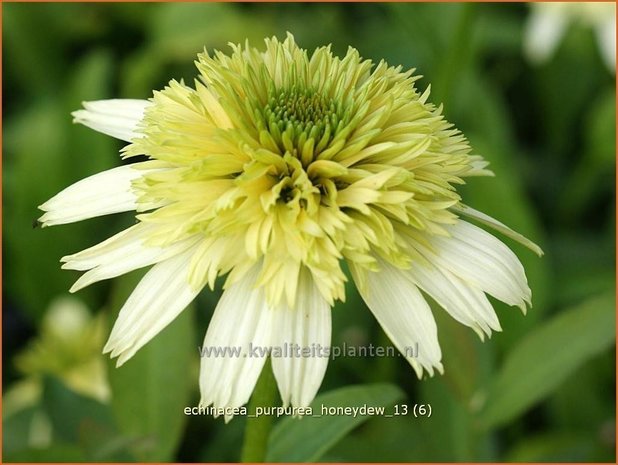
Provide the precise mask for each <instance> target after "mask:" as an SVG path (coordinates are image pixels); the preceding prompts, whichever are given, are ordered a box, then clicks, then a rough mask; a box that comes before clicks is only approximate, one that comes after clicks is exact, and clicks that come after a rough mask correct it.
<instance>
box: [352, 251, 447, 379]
mask: <svg viewBox="0 0 618 465" xmlns="http://www.w3.org/2000/svg"><path fill="white" fill-rule="evenodd" d="M379 264H380V271H378V272H369V273H368V275H367V281H366V283H365V286H364V288H362V289H361V288H360V286H357V287H359V289H360V290H361V295H362V297H363V300H364V301H365V303H366V304H367V306H368V307H369V309H370V310H371V312H372V313H373V314H374V316H375V317H376V319H377V320H378V322H379V323H380V325H381V326H382V329H384V332H385V333H386V335H387V336H388V337H389V338H390V340H391V341H393V344H394V345H395V347H397V349H399V351H400V352H401V354H402V355H403V356H404V357H405V358H406V360H408V362H409V363H410V365H412V368H414V370H415V371H416V374H417V375H418V377H419V378H420V377H422V375H423V369H425V370H427V371H428V372H429V374H430V375H431V376H433V369H434V368H436V369H437V370H438V371H439V372H440V373H442V371H443V368H442V363H441V362H440V361H441V359H442V352H441V350H440V344H439V343H438V330H437V328H436V322H435V320H434V318H433V315H432V313H431V309H430V308H429V305H428V304H427V302H426V301H425V298H424V297H423V295H422V294H421V293H420V291H419V290H418V288H417V287H416V285H415V284H414V283H413V282H412V280H411V279H410V277H409V276H408V275H407V273H406V271H404V270H400V269H398V268H395V267H394V266H392V265H390V264H388V263H386V262H384V261H382V260H380V261H379ZM416 348H418V353H416Z"/></svg>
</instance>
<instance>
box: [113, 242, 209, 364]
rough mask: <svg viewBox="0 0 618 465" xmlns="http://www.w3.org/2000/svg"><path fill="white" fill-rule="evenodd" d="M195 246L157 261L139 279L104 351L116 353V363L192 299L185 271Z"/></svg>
mask: <svg viewBox="0 0 618 465" xmlns="http://www.w3.org/2000/svg"><path fill="white" fill-rule="evenodd" d="M194 253H195V246H194V247H191V248H190V249H188V250H185V251H184V252H183V253H181V254H178V255H176V256H175V257H172V258H169V259H167V260H165V261H163V262H160V263H157V264H156V265H155V266H153V267H152V268H151V269H150V271H148V273H146V275H145V276H144V277H143V278H142V280H141V281H140V282H139V284H138V285H137V287H136V288H135V290H134V291H133V292H132V293H131V295H130V296H129V298H128V299H127V301H126V303H125V304H124V306H123V307H122V309H121V310H120V313H119V314H118V318H117V319H116V323H115V324H114V327H113V328H112V332H111V334H110V336H109V340H108V341H107V344H106V345H105V347H104V349H103V351H104V353H107V352H111V356H112V357H116V356H118V357H119V358H118V366H120V365H122V364H123V363H125V362H126V361H127V360H129V359H130V358H131V357H132V356H133V355H134V354H135V353H136V352H137V351H138V350H139V349H140V348H141V347H142V346H144V344H146V343H147V342H148V341H150V340H151V339H152V338H153V337H154V336H156V335H157V334H158V333H159V332H160V331H161V330H162V329H163V328H165V327H166V326H167V325H168V324H169V323H171V322H172V321H173V320H174V319H175V318H176V317H177V316H178V315H179V314H180V312H181V311H182V310H184V309H185V307H186V306H187V305H189V304H190V303H191V301H192V300H193V299H194V298H195V296H196V295H197V294H198V293H199V291H200V290H199V289H193V288H191V286H190V285H189V279H188V270H189V263H190V262H191V257H192V255H193V254H194Z"/></svg>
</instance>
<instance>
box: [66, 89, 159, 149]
mask: <svg viewBox="0 0 618 465" xmlns="http://www.w3.org/2000/svg"><path fill="white" fill-rule="evenodd" d="M82 105H83V106H84V109H83V110H77V111H74V112H73V113H72V115H73V118H74V120H73V122H75V123H80V124H83V125H84V126H88V127H89V128H91V129H94V130H95V131H98V132H102V133H103V134H107V135H108V136H112V137H115V138H117V139H120V140H124V141H126V142H131V140H132V139H134V138H136V137H139V136H140V134H139V133H138V132H136V129H137V125H138V123H139V122H140V121H141V120H142V118H143V117H144V110H146V108H147V107H148V106H149V105H150V102H149V101H148V100H134V99H112V100H95V101H92V102H83V103H82Z"/></svg>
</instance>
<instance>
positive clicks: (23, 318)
mask: <svg viewBox="0 0 618 465" xmlns="http://www.w3.org/2000/svg"><path fill="white" fill-rule="evenodd" d="M2 20H3V24H2V26H3V27H2V34H3V36H2V38H3V53H2V59H3V63H2V66H3V68H2V69H3V81H2V86H3V93H2V95H3V107H2V111H3V147H2V148H3V155H4V156H3V242H2V251H3V257H4V259H3V295H2V301H3V312H2V313H3V326H2V328H3V339H2V344H3V345H2V348H3V364H2V375H3V376H2V389H3V403H2V406H3V412H2V414H3V436H4V441H3V460H4V461H99V462H100V461H158V462H165V461H188V462H208V461H237V460H238V459H239V448H240V444H241V441H242V434H243V428H244V422H245V419H244V418H235V419H234V420H233V421H232V422H231V423H229V424H228V425H225V424H224V422H223V421H222V419H218V420H214V419H213V418H211V417H207V416H187V415H185V414H184V413H183V409H184V407H185V406H193V405H197V402H198V400H199V396H198V367H199V357H198V350H197V348H198V345H199V344H200V343H201V340H202V338H203V335H204V333H205V331H206V327H207V325H208V321H209V319H210V316H211V314H212V310H213V308H214V304H215V303H216V301H217V300H218V297H219V294H217V293H211V292H208V291H204V292H203V293H202V294H201V295H200V296H199V298H198V299H197V300H196V302H195V303H194V304H193V305H192V307H191V308H190V309H189V310H188V311H186V312H184V313H183V315H182V316H181V317H180V318H179V319H178V320H177V321H175V322H174V323H173V324H172V325H171V326H169V327H168V328H167V329H166V330H165V331H164V332H163V333H161V334H160V335H159V336H158V337H157V338H155V339H154V340H153V341H152V342H151V343H149V344H148V345H147V346H146V347H145V348H144V349H142V351H141V352H140V353H139V354H138V355H137V356H136V357H135V358H134V359H133V360H132V361H130V362H129V363H127V364H126V365H125V366H124V367H122V368H121V369H115V368H114V367H113V365H112V364H111V363H110V362H109V361H108V360H107V359H106V358H105V357H103V356H102V355H101V347H102V345H103V343H104V341H105V339H106V337H107V335H108V334H109V329H110V325H111V323H112V322H113V319H114V317H115V314H116V313H117V312H118V310H119V308H120V306H121V304H122V302H123V301H124V299H125V298H126V297H127V296H128V294H129V293H130V290H131V289H132V288H133V286H134V285H135V283H136V282H137V280H138V279H139V277H140V273H139V272H136V273H133V274H131V275H129V276H127V277H123V278H120V279H115V280H112V281H106V282H103V283H98V284H96V285H93V286H91V287H89V288H87V289H85V290H83V291H80V292H79V293H77V294H76V295H70V294H68V289H69V287H70V286H71V284H72V282H73V281H74V280H75V279H76V278H77V272H73V271H63V270H60V264H59V259H60V257H62V256H64V255H67V254H70V253H73V252H76V251H79V250H81V249H83V248H85V247H88V246H91V245H93V244H95V243H97V242H99V241H101V240H103V239H105V238H107V237H108V236H110V235H112V234H114V233H115V232H117V231H120V230H121V229H123V228H124V227H126V226H127V225H129V224H130V223H131V218H130V215H128V214H127V215H124V214H122V215H114V216H111V217H104V218H99V219H93V220H89V221H86V222H82V223H79V224H74V225H65V226H58V227H53V228H46V229H44V230H42V229H41V228H38V227H34V225H35V222H34V220H35V219H36V218H37V217H38V216H39V215H40V212H39V211H38V210H37V206H38V205H40V204H41V203H43V202H44V201H45V200H47V199H48V198H50V197H51V196H52V195H54V194H55V193H57V192H59V191H60V190H61V189H63V188H64V187H66V186H68V185H69V184H71V183H73V182H75V181H77V180H79V179H81V178H83V177H85V176H88V175H90V174H94V173H96V172H98V171H100V170H103V169H108V168H112V167H114V166H117V165H118V164H119V163H120V161H119V158H118V150H119V149H120V148H121V147H122V143H121V142H119V141H116V140H114V139H112V138H110V137H107V136H104V135H102V134H98V133H95V132H94V131H91V130H89V129H87V128H85V127H81V126H76V125H73V124H71V117H70V112H71V111H73V110H75V109H77V108H79V106H80V102H81V101H83V100H96V99H106V98H140V99H143V98H148V97H150V96H151V95H152V90H153V89H159V88H161V87H163V86H164V85H165V84H166V83H167V82H168V81H169V80H170V79H172V78H175V79H181V78H184V79H185V81H186V82H187V83H192V82H193V79H194V77H195V75H196V71H195V69H194V65H193V60H194V59H195V57H196V54H197V53H198V52H200V51H202V50H203V48H204V47H206V48H207V49H208V50H209V51H212V50H213V49H219V50H223V51H226V52H227V51H228V50H229V49H228V47H227V43H228V42H230V41H231V42H244V40H245V39H249V41H250V42H251V43H252V44H253V45H254V46H257V47H262V44H263V42H262V40H263V39H264V37H266V36H270V35H277V37H279V38H281V39H282V38H284V36H285V32H286V31H290V32H292V33H293V34H294V35H295V37H296V40H297V42H298V43H299V44H300V45H301V46H302V47H304V48H307V49H309V50H312V49H314V48H315V47H317V46H320V45H324V44H328V43H332V44H333V50H334V51H335V52H336V53H337V54H344V53H345V51H346V49H347V47H348V46H350V45H351V46H353V47H355V48H357V49H358V50H359V51H360V53H361V55H362V56H364V57H365V58H370V59H372V60H374V61H379V60H380V59H385V60H386V61H388V63H389V64H391V65H403V67H404V68H411V67H413V68H416V69H417V71H416V72H417V73H419V74H421V75H423V76H424V77H423V79H422V80H420V81H419V83H418V85H419V87H420V88H421V89H424V88H425V87H426V86H428V85H429V84H430V83H431V86H432V87H431V88H432V96H431V97H430V100H432V101H433V102H435V103H444V113H445V115H446V117H447V119H449V120H450V121H451V122H453V123H454V124H455V125H456V126H457V127H458V128H459V129H461V130H462V131H463V132H464V133H465V134H466V136H467V137H468V138H469V140H470V142H471V144H472V146H473V148H474V150H475V152H476V153H479V154H482V155H483V156H484V157H485V158H486V159H487V160H488V161H490V163H491V166H490V168H492V169H493V171H494V172H495V174H496V177H495V178H486V179H473V180H472V181H471V182H470V184H469V185H467V186H464V188H463V189H462V193H463V197H464V201H465V202H466V203H467V204H469V205H471V206H473V207H474V208H476V209H478V210H482V211H484V212H486V213H488V214H490V215H492V216H494V217H495V218H497V219H499V220H500V221H502V222H504V223H506V224H508V225H509V226H511V227H513V228H514V229H516V230H517V231H519V232H522V233H523V234H525V235H526V236H527V237H529V238H531V239H532V240H534V241H536V242H537V243H539V244H540V245H541V247H542V248H543V249H544V251H545V256H544V257H543V258H541V259H539V258H538V257H536V256H535V255H534V254H532V253H531V252H529V251H528V250H526V249H524V248H523V247H521V246H519V245H518V244H515V243H513V242H512V241H509V240H508V239H504V240H505V242H507V244H508V245H509V246H511V247H512V248H513V250H514V251H515V252H516V253H517V255H518V256H519V257H520V259H521V260H522V262H523V263H524V266H525V268H526V271H527V275H528V278H529V283H530V287H531V288H532V292H533V308H532V309H531V310H530V311H529V312H528V315H527V316H523V315H522V314H521V313H520V312H519V311H518V310H516V309H514V308H509V307H507V306H505V305H502V304H500V303H498V302H496V301H494V304H495V308H496V310H497V312H498V315H499V318H500V320H501V323H502V327H503V332H502V333H496V334H494V335H493V337H492V338H491V340H489V341H486V342H484V343H482V342H480V341H479V340H478V338H477V336H476V335H475V334H474V333H473V332H472V331H471V330H469V329H468V328H466V327H463V326H461V325H459V324H457V323H455V322H454V321H453V320H451V319H450V318H449V317H448V316H445V313H444V312H443V311H442V310H440V309H435V312H434V313H435V315H436V319H437V320H438V328H439V339H440V342H441V345H442V349H443V363H444V367H445V374H444V376H439V375H438V376H436V377H434V378H432V379H426V380H422V381H419V380H418V379H417V378H416V376H415V374H414V373H413V371H412V370H411V368H410V367H409V366H408V365H407V364H406V363H405V362H404V361H403V360H402V359H401V358H397V357H394V358H339V359H337V360H334V361H331V362H330V363H329V367H328V371H327V373H326V377H325V380H324V383H323V385H322V387H321V389H320V394H321V396H322V397H321V398H319V399H317V402H318V404H319V403H324V404H329V403H330V404H332V405H340V404H341V403H342V402H347V403H349V404H350V405H359V404H362V402H366V401H367V399H370V400H371V402H373V403H375V404H376V405H378V404H380V405H385V406H387V407H388V408H390V409H391V411H392V409H393V408H394V407H393V406H394V405H401V404H406V405H409V406H410V409H412V406H414V405H415V404H429V405H430V406H431V408H432V415H431V417H430V418H426V417H424V418H415V417H414V416H413V415H407V416H398V417H394V418H384V417H377V418H369V419H367V418H363V419H351V418H337V419H328V418H327V419H322V420H320V421H322V422H321V423H320V421H316V420H315V419H311V418H309V419H303V420H302V421H298V420H292V419H285V420H278V421H277V423H276V424H275V429H274V430H273V434H272V436H271V438H270V439H271V441H270V446H269V451H268V459H269V460H271V461H294V460H298V461H315V460H321V461H363V462H371V461H398V462H405V461H411V462H413V461H533V462H535V461H578V462H586V461H608V462H609V461H611V462H613V461H615V412H616V409H615V391H616V384H615V171H616V166H615V164H616V150H615V140H616V139H615V137H616V134H615V127H616V113H615V109H616V94H615V44H614V45H613V48H612V44H613V43H614V42H613V41H614V40H615V39H614V35H615V25H614V26H613V32H612V24H614V21H615V7H614V6H613V4H593V5H589V6H585V5H576V4H575V5H570V6H568V7H564V6H560V5H559V6H558V7H547V6H545V5H541V4H534V5H529V4H512V3H510V4H485V3H483V4H423V3H416V4H401V3H392V4H233V3H225V4H217V3H212V4H201V3H186V4H183V3H174V4H165V3H156V4H146V3H145V4H131V3H113V4H96V3H88V4H78V3H76V4H35V3H31V4H16V3H9V4H6V3H5V4H4V5H2ZM612 34H613V35H612ZM333 319H334V321H333V344H342V343H343V342H346V343H347V344H349V345H365V344H369V343H373V344H374V345H384V346H386V345H390V342H389V341H388V338H387V337H386V336H385V335H384V334H383V333H382V331H381V329H380V328H379V327H378V325H377V323H376V322H375V320H374V319H373V318H372V317H371V314H370V313H369V312H368V311H367V310H366V308H365V307H364V305H363V304H362V302H361V300H360V298H359V297H358V294H357V293H356V291H355V290H354V289H353V288H351V287H350V288H349V289H348V300H347V303H346V304H338V305H337V306H336V307H335V308H334V309H333ZM352 385H355V386H354V387H350V386H352ZM363 399H364V400H363ZM333 421H337V422H339V423H338V424H337V426H336V427H335V428H330V429H329V428H327V427H326V426H328V425H327V423H328V422H333ZM331 426H332V425H331ZM308 438H310V439H311V440H308Z"/></svg>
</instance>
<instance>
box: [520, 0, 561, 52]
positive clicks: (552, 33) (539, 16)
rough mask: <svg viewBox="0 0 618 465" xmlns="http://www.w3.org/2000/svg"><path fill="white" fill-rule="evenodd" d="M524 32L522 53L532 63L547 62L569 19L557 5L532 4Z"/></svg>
mask: <svg viewBox="0 0 618 465" xmlns="http://www.w3.org/2000/svg"><path fill="white" fill-rule="evenodd" d="M531 6H532V12H531V14H530V17H529V19H528V22H527V24H526V27H525V30H524V43H523V45H524V52H525V54H526V56H527V57H528V59H529V60H530V61H532V62H533V63H542V62H544V61H546V60H548V59H549V58H550V57H551V56H552V55H553V53H554V51H555V50H556V48H557V47H558V44H559V43H560V39H562V36H563V35H564V32H565V30H566V27H567V25H568V22H569V18H568V16H567V14H566V13H565V11H564V7H563V6H562V5H559V4H555V5H552V4H548V3H539V4H532V5H531Z"/></svg>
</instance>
